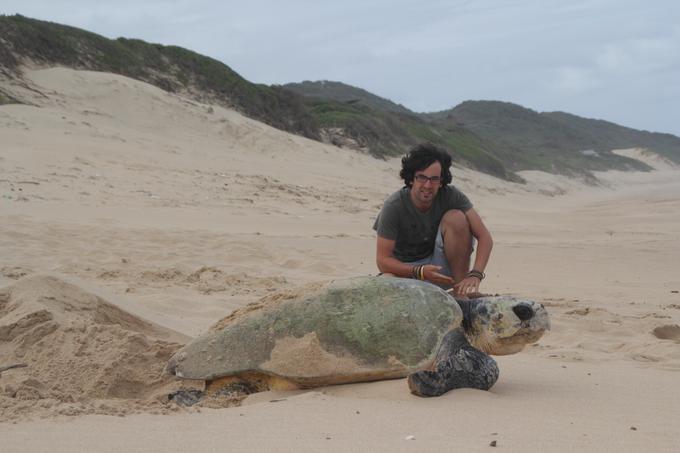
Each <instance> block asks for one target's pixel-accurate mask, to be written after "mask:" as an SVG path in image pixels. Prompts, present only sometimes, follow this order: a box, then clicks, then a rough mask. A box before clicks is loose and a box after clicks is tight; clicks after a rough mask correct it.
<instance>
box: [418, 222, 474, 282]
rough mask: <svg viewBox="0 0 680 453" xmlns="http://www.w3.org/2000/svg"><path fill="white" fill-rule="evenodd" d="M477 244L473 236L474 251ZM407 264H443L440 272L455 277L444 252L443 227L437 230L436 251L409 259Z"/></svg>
mask: <svg viewBox="0 0 680 453" xmlns="http://www.w3.org/2000/svg"><path fill="white" fill-rule="evenodd" d="M476 244H477V240H476V239H475V238H474V237H473V238H472V250H473V251H474V249H475V245H476ZM407 264H412V265H414V266H417V265H420V264H434V265H435V266H441V269H440V270H439V273H440V274H444V275H448V276H449V277H453V274H452V273H451V268H450V267H449V262H448V261H447V259H446V254H445V253H444V238H443V237H442V229H441V227H439V229H438V230H437V238H436V239H435V241H434V251H433V252H432V254H431V255H430V256H427V257H425V258H423V259H421V260H418V261H409V262H408V263H407ZM438 286H440V287H442V288H444V289H449V288H451V286H450V285H438Z"/></svg>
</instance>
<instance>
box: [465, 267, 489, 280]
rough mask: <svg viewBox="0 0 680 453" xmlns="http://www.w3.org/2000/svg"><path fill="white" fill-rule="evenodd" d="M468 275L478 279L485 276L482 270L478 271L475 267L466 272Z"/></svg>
mask: <svg viewBox="0 0 680 453" xmlns="http://www.w3.org/2000/svg"><path fill="white" fill-rule="evenodd" d="M467 276H468V277H477V278H478V279H479V280H480V281H481V280H484V277H486V274H484V272H482V271H478V270H476V269H472V270H471V271H470V272H468V274H467Z"/></svg>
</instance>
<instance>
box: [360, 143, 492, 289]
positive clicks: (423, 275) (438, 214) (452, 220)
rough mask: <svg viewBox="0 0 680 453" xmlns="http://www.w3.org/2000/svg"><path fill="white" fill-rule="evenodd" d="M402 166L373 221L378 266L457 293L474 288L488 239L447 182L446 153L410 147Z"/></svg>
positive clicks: (448, 165)
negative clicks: (395, 186) (397, 187)
mask: <svg viewBox="0 0 680 453" xmlns="http://www.w3.org/2000/svg"><path fill="white" fill-rule="evenodd" d="M401 164H402V168H401V172H400V173H399V175H400V176H401V178H402V179H403V180H404V187H403V188H402V189H400V190H398V191H397V192H395V193H393V194H392V195H390V196H389V197H388V198H387V200H385V204H384V205H383V208H382V210H381V211H380V214H378V218H377V219H376V221H375V224H374V225H373V229H374V230H376V232H377V233H378V239H377V252H376V263H377V265H378V269H379V270H380V272H382V273H383V274H387V275H393V276H396V277H411V278H417V279H421V280H427V281H429V282H432V283H434V284H437V285H439V286H441V287H443V288H445V289H448V288H451V287H453V288H454V293H455V294H456V295H458V296H465V295H467V294H470V293H475V292H478V291H479V284H480V282H481V281H482V279H484V269H485V268H486V265H487V263H488V261H489V256H490V255H491V248H492V247H493V240H492V239H491V234H490V233H489V231H488V230H487V228H486V226H485V225H484V222H482V219H481V217H479V214H477V212H476V211H475V209H474V208H473V207H472V203H471V202H470V200H469V199H468V198H467V197H466V196H465V194H463V193H462V192H461V191H459V190H458V189H456V188H455V187H454V186H453V185H451V184H450V183H451V156H450V155H449V154H448V153H446V151H444V150H442V149H440V148H437V147H436V146H434V145H432V144H429V143H427V144H421V145H417V146H415V147H414V148H413V149H411V150H410V151H409V153H408V154H407V155H406V156H404V158H403V159H402V160H401ZM473 238H474V239H473ZM474 240H476V242H477V253H476V255H475V261H474V265H473V266H472V269H470V257H471V255H472V249H473V244H474Z"/></svg>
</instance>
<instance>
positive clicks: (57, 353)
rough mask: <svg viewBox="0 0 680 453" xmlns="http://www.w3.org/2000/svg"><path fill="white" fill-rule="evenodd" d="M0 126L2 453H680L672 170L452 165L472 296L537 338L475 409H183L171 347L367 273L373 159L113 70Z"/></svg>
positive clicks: (337, 396) (394, 171) (461, 397)
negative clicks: (462, 202) (462, 208)
mask: <svg viewBox="0 0 680 453" xmlns="http://www.w3.org/2000/svg"><path fill="white" fill-rule="evenodd" d="M26 78H27V80H28V83H27V85H26V86H12V87H10V89H11V90H13V91H14V92H16V93H20V94H21V95H22V97H23V98H24V99H29V100H30V101H31V102H32V103H33V104H34V105H3V106H0V143H1V144H0V367H2V366H3V365H7V364H11V363H26V364H27V365H28V366H27V367H24V368H16V369H11V370H7V371H4V372H2V373H1V376H0V439H2V440H1V441H0V450H2V451H3V452H39V451H50V452H62V451H63V452H66V451H96V452H108V451H112V452H113V451H127V452H137V451H139V452H142V451H143V452H149V451H163V452H168V451H187V450H195V451H263V452H265V451H279V452H287V451H291V452H293V451H294V452H299V451H319V450H324V451H332V452H346V451H350V450H351V451H362V452H363V451H366V452H374V451H397V452H401V451H418V452H428V451H433V452H434V451H437V452H440V451H458V450H465V451H488V450H489V448H493V446H492V445H491V444H492V443H494V446H495V448H497V449H499V450H503V451H523V452H526V451H573V450H575V449H578V450H579V451H601V450H602V449H604V448H606V449H612V450H613V451H621V452H625V451H630V452H637V451H655V452H677V451H680V422H679V421H678V420H680V391H678V387H679V386H680V293H679V291H680V273H679V272H678V256H680V169H679V168H677V167H674V166H673V165H671V164H669V163H667V162H665V161H663V160H662V159H659V158H657V157H656V155H653V154H650V153H648V152H646V151H644V150H640V149H631V150H621V151H619V152H621V153H625V154H626V155H628V156H631V157H635V158H638V159H641V160H644V161H645V162H647V163H649V164H650V165H652V166H653V167H654V168H655V171H652V172H647V173H625V172H606V173H600V174H597V178H598V180H599V181H600V184H599V185H596V186H593V185H586V184H585V183H584V182H582V181H580V180H576V179H569V178H566V177H563V176H555V175H548V174H544V173H539V172H523V173H522V176H523V177H524V178H525V179H526V180H527V183H526V184H515V183H509V182H506V181H502V180H499V179H496V178H493V177H491V176H488V175H485V174H481V173H477V172H474V171H471V170H468V169H465V168H459V167H456V168H454V184H455V185H457V186H458V187H459V188H460V189H461V190H463V191H464V192H465V193H466V194H467V195H468V196H469V197H470V199H471V200H472V201H473V203H474V204H475V207H476V209H477V210H478V212H480V214H481V215H482V217H483V218H484V221H485V223H486V224H487V226H488V227H489V229H490V230H491V232H492V234H493V236H494V242H495V247H494V251H493V254H492V258H491V262H490V264H489V266H488V268H487V278H486V280H485V281H484V282H483V285H482V288H481V289H482V290H483V291H484V292H487V293H503V294H506V293H507V294H515V295H521V296H524V297H527V298H530V299H534V300H536V301H538V302H541V303H542V304H544V305H545V306H546V307H547V308H548V310H549V313H550V315H551V320H552V330H551V331H550V332H548V333H547V334H546V335H545V336H544V337H543V338H542V339H541V340H540V341H539V342H538V343H537V344H536V345H533V346H531V347H528V348H526V349H525V350H524V351H523V352H521V353H519V354H516V355H511V356H505V357H499V358H497V359H498V362H499V365H500V368H501V376H500V379H499V381H498V383H497V384H496V385H495V386H494V387H493V388H492V389H491V390H490V391H489V392H483V391H478V390H470V389H464V390H455V391H452V392H449V393H447V394H446V395H444V396H442V397H439V398H430V399H423V398H418V397H415V396H412V395H411V394H410V393H409V391H408V387H407V385H406V383H405V381H404V380H402V379H398V380H391V381H381V382H374V383H360V384H351V385H341V386H331V387H324V388H317V389H312V390H296V391H288V392H284V391H277V392H273V391H272V392H263V393H258V394H253V395H250V396H248V397H247V398H245V399H243V400H240V401H234V402H233V406H232V407H226V408H206V407H200V408H196V407H193V408H181V407H178V406H176V405H175V404H173V403H169V402H168V401H167V394H168V392H169V391H171V390H172V389H176V388H177V386H178V385H179V384H178V383H177V382H175V381H173V380H172V379H170V378H169V377H167V376H163V373H162V369H163V367H164V365H165V363H166V361H167V359H168V358H169V356H170V355H171V354H172V352H173V351H175V350H176V349H177V348H178V347H179V346H180V345H182V344H184V343H186V342H187V341H189V340H190V339H191V338H193V337H196V336H197V335H199V334H200V333H201V332H203V331H205V330H206V329H208V328H209V327H210V326H211V325H212V324H214V323H215V322H216V321H218V320H219V319H220V318H223V317H224V316H226V315H228V314H229V313H230V312H232V311H233V310H235V309H237V308H240V307H243V306H245V305H247V304H248V303H251V302H255V301H257V300H258V299H260V298H261V297H264V296H267V295H269V294H273V293H275V292H276V291H282V290H287V289H293V288H296V287H298V286H300V285H303V284H307V283H311V282H320V281H328V280H332V279H337V278H345V277H351V276H359V275H369V274H375V273H376V272H377V269H376V267H375V234H374V232H373V230H372V229H371V226H372V224H373V220H374V219H375V216H376V214H377V213H378V211H379V209H380V207H381V206H382V202H383V200H384V199H385V197H387V195H389V194H390V193H391V192H393V191H394V190H396V189H397V188H399V187H400V186H401V181H400V180H399V178H398V173H399V168H400V162H399V160H398V159H392V160H387V161H384V160H378V159H375V158H372V157H370V156H367V155H364V154H360V153H357V152H354V151H351V150H343V149H339V148H336V147H333V146H329V145H324V144H321V143H318V142H314V141H311V140H307V139H305V138H302V137H298V136H294V135H290V134H287V133H285V132H282V131H279V130H276V129H273V128H271V127H269V126H266V125H264V124H262V123H259V122H256V121H254V120H251V119H248V118H246V117H244V116H242V115H240V114H239V113H237V112H235V111H232V110H227V109H224V108H222V107H218V106H214V105H208V104H201V103H198V102H195V101H192V100H188V99H185V98H182V97H181V96H178V95H174V94H169V93H167V92H164V91H161V90H160V89H157V88H155V87H153V86H150V85H148V84H144V83H141V82H137V81H134V80H132V79H128V78H125V77H122V76H117V75H112V74H108V73H98V72H87V71H74V70H71V69H64V68H53V69H35V70H30V71H28V70H27V73H26Z"/></svg>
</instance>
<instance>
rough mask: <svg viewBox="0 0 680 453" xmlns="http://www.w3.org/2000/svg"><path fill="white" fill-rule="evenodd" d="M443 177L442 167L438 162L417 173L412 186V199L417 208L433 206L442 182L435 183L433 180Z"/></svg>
mask: <svg viewBox="0 0 680 453" xmlns="http://www.w3.org/2000/svg"><path fill="white" fill-rule="evenodd" d="M441 175H442V166H441V164H440V163H439V162H438V161H437V162H434V163H433V164H432V165H430V166H429V167H427V168H425V169H424V170H418V171H416V173H415V175H414V178H413V185H412V186H411V197H412V198H413V202H414V203H415V204H416V206H430V205H431V204H432V202H433V201H434V197H435V196H436V195H437V192H439V188H440V187H441V180H437V181H433V180H432V179H431V178H433V177H435V178H441ZM425 178H427V179H425ZM419 179H420V181H419Z"/></svg>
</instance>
